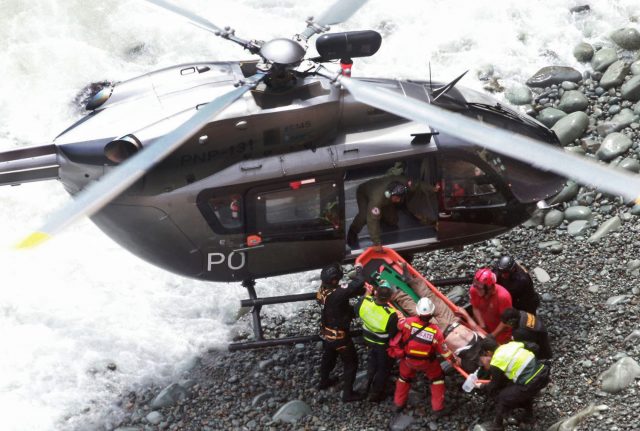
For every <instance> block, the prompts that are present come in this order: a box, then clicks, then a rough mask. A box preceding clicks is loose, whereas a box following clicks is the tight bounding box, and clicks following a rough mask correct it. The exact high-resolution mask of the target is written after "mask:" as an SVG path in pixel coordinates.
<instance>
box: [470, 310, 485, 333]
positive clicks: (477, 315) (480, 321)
mask: <svg viewBox="0 0 640 431" xmlns="http://www.w3.org/2000/svg"><path fill="white" fill-rule="evenodd" d="M472 309H473V318H474V319H475V321H476V322H478V326H479V327H480V328H482V329H483V330H486V329H487V325H486V324H485V323H484V319H483V318H482V314H480V310H478V309H477V308H476V307H472Z"/></svg>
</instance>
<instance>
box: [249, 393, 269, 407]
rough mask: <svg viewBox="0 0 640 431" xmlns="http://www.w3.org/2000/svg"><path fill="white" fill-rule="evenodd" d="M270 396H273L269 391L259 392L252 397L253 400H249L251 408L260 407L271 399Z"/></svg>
mask: <svg viewBox="0 0 640 431" xmlns="http://www.w3.org/2000/svg"><path fill="white" fill-rule="evenodd" d="M272 396H273V394H272V393H271V392H270V391H265V392H261V393H259V394H258V395H256V396H255V397H253V399H252V400H251V406H252V407H257V406H259V405H261V404H262V403H264V402H265V401H266V400H268V399H269V398H271V397H272Z"/></svg>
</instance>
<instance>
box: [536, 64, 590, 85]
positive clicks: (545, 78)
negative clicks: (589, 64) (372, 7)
mask: <svg viewBox="0 0 640 431" xmlns="http://www.w3.org/2000/svg"><path fill="white" fill-rule="evenodd" d="M581 79H582V74H581V73H580V72H578V71H577V70H576V69H574V68H573V67H566V66H547V67H543V68H542V69H540V70H538V71H537V72H536V73H534V74H533V76H532V77H531V78H529V79H528V80H527V85H528V86H529V87H542V88H544V87H548V86H550V85H553V84H561V83H562V82H563V81H571V82H579V81H580V80H581Z"/></svg>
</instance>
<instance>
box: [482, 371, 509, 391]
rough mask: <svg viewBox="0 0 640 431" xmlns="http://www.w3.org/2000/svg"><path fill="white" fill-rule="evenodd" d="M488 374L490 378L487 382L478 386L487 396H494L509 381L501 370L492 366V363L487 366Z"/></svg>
mask: <svg viewBox="0 0 640 431" xmlns="http://www.w3.org/2000/svg"><path fill="white" fill-rule="evenodd" d="M489 376H490V379H491V380H490V381H489V383H486V384H484V385H482V386H480V388H482V389H483V390H484V391H485V392H486V393H487V394H488V395H489V396H494V395H495V394H496V393H497V392H498V391H499V390H500V389H502V388H503V387H505V386H506V385H507V383H508V382H509V380H508V379H507V376H505V375H504V373H503V372H502V370H501V369H500V368H498V367H494V366H493V365H492V366H490V367H489Z"/></svg>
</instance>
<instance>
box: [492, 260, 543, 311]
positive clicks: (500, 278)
mask: <svg viewBox="0 0 640 431" xmlns="http://www.w3.org/2000/svg"><path fill="white" fill-rule="evenodd" d="M493 272H494V273H495V274H496V277H497V280H496V281H497V283H498V284H499V285H500V286H502V287H504V288H505V289H507V291H508V292H509V293H510V294H511V301H512V302H513V308H517V309H518V310H523V311H526V312H527V313H531V314H536V310H537V309H538V306H539V305H540V295H538V293H537V292H536V291H535V290H534V288H533V280H532V279H531V276H530V275H529V272H527V270H526V269H524V267H522V265H520V264H519V263H518V262H516V260H515V259H514V258H513V257H512V256H502V257H501V258H500V260H498V263H497V264H496V265H495V267H494V269H493Z"/></svg>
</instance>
